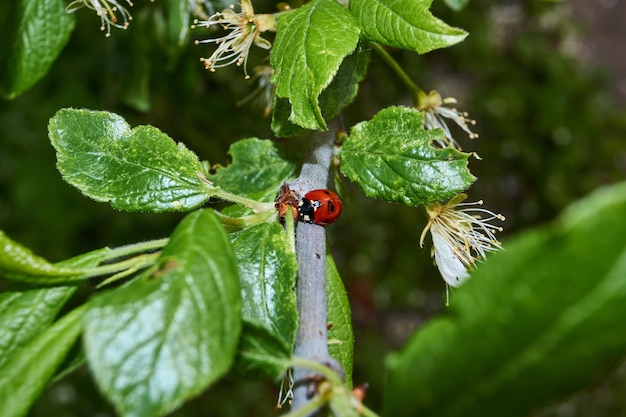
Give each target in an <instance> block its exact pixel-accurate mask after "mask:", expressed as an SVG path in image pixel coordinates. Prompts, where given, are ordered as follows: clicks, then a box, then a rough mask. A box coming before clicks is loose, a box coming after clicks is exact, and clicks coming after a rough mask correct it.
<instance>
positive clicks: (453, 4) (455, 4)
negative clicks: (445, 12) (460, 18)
mask: <svg viewBox="0 0 626 417" xmlns="http://www.w3.org/2000/svg"><path fill="white" fill-rule="evenodd" d="M443 1H444V3H446V4H447V5H448V7H449V8H451V9H452V10H454V11H455V12H458V11H461V10H462V9H463V8H464V7H465V6H467V3H469V0H443Z"/></svg>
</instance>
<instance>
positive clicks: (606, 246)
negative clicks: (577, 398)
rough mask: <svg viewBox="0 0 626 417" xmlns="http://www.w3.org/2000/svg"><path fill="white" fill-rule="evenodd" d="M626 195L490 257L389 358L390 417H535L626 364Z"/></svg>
mask: <svg viewBox="0 0 626 417" xmlns="http://www.w3.org/2000/svg"><path fill="white" fill-rule="evenodd" d="M624 213H626V184H625V183H623V184H620V185H617V186H613V187H610V188H606V189H603V190H601V191H598V192H596V193H595V194H594V195H592V196H591V197H589V198H587V199H585V200H583V201H581V202H579V203H576V204H574V205H573V206H571V208H569V209H568V210H567V211H566V212H565V213H564V215H563V216H562V217H561V218H560V219H559V220H558V221H557V222H555V223H553V224H552V225H550V226H548V227H544V228H541V229H538V230H535V231H531V232H528V233H525V234H523V235H521V236H519V237H518V238H516V239H514V240H512V241H511V242H508V243H507V242H505V245H504V247H505V250H504V251H503V252H498V253H496V254H493V255H492V256H490V257H489V258H488V260H487V262H485V263H484V264H481V265H480V267H479V268H478V269H477V270H476V271H474V273H473V274H472V278H471V279H470V280H469V281H468V282H467V283H466V284H465V285H464V286H463V287H462V288H461V289H459V290H457V291H456V292H454V294H452V297H451V300H450V303H451V307H450V309H449V311H448V312H447V314H444V315H443V316H441V317H439V318H437V319H435V320H432V321H431V322H430V323H428V324H427V325H426V326H425V327H424V328H422V329H421V330H420V331H419V332H418V333H417V334H416V335H415V336H414V337H413V338H412V339H411V340H410V341H409V343H408V344H407V346H406V347H405V349H404V350H403V351H402V352H401V353H399V354H396V355H393V356H392V357H390V358H389V360H388V362H387V366H388V368H389V374H388V381H389V383H388V385H387V388H386V392H385V397H384V398H385V400H384V407H383V411H384V413H383V415H385V416H398V417H402V416H415V415H428V416H433V417H436V416H446V417H452V416H455V417H456V416H463V417H472V416H481V417H491V416H503V415H506V416H511V417H517V416H519V417H521V416H526V415H529V414H530V412H531V410H533V409H536V408H537V407H539V406H541V405H542V404H544V403H546V402H547V401H549V400H551V399H553V398H557V397H562V396H564V395H567V394H569V393H572V392H574V391H576V390H579V389H581V388H583V387H585V386H586V385H588V384H590V383H594V382H595V381H597V379H598V378H599V377H600V376H601V375H602V374H603V373H604V372H606V371H608V370H609V369H611V368H612V367H613V366H614V365H615V363H617V362H618V360H620V359H621V358H623V357H624V355H626V333H624V331H623V321H624V305H626V279H625V277H626V240H624V236H626V217H624Z"/></svg>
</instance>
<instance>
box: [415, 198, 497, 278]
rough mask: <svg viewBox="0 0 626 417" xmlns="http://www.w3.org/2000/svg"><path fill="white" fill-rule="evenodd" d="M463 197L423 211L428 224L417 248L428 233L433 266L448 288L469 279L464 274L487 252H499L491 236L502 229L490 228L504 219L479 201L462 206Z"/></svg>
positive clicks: (494, 237)
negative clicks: (431, 240)
mask: <svg viewBox="0 0 626 417" xmlns="http://www.w3.org/2000/svg"><path fill="white" fill-rule="evenodd" d="M466 198H467V195H465V194H459V195H457V196H455V197H453V198H451V199H450V201H448V202H447V203H445V204H433V205H430V206H428V207H426V212H427V213H428V217H429V220H428V223H427V224H426V227H425V228H424V230H423V231H422V235H421V236H420V246H421V247H423V246H424V239H425V237H426V234H427V232H428V231H430V234H431V236H432V239H433V253H432V256H433V257H434V258H435V263H436V264H437V267H438V268H439V272H440V273H441V275H442V277H443V279H444V280H445V281H446V283H447V284H448V285H450V286H451V287H457V286H459V285H461V284H462V283H463V282H464V281H465V280H466V279H467V278H469V273H468V270H469V269H471V268H472V267H474V265H475V264H476V261H477V260H481V259H485V257H486V256H487V253H488V252H492V251H495V250H498V249H502V244H501V243H500V242H499V241H498V239H497V238H496V236H495V233H497V232H501V231H502V227H500V226H496V225H493V224H491V223H490V222H492V221H493V220H500V221H504V220H505V217H504V216H503V215H501V214H496V213H494V212H492V211H490V210H487V209H484V208H482V207H476V206H482V204H483V201H482V200H480V201H477V202H475V203H464V202H463V201H464V200H465V199H466Z"/></svg>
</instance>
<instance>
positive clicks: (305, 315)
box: [290, 118, 341, 410]
mask: <svg viewBox="0 0 626 417" xmlns="http://www.w3.org/2000/svg"><path fill="white" fill-rule="evenodd" d="M340 127H341V122H340V120H339V119H338V118H335V119H333V120H331V121H330V122H329V123H328V131H326V132H318V131H316V132H313V134H312V135H311V151H310V154H309V157H308V159H307V161H306V162H305V163H304V164H303V165H302V171H301V172H300V177H299V178H298V179H296V180H295V181H294V182H292V183H291V184H290V187H291V189H292V190H295V191H297V192H301V193H302V194H304V193H306V192H307V191H310V190H313V189H318V188H326V184H327V182H328V170H329V169H330V161H331V158H332V154H333V145H334V142H335V138H336V136H337V132H338V131H339V129H340ZM296 258H297V260H298V284H297V287H296V297H297V300H298V317H299V324H298V334H297V336H296V345H295V349H294V356H296V357H300V358H304V359H308V360H312V361H316V362H319V363H322V364H330V363H333V362H334V361H333V360H332V359H331V358H330V356H329V354H328V334H327V333H328V332H327V328H326V326H327V304H326V233H325V230H324V227H322V226H318V225H315V224H308V223H302V222H299V223H298V225H297V228H296ZM315 375H316V373H311V371H310V370H309V369H303V368H300V367H295V368H294V374H293V376H294V383H295V388H294V390H293V396H294V398H293V404H292V409H293V410H297V409H298V408H301V407H304V406H306V404H307V403H308V402H309V401H310V400H311V399H310V398H309V397H310V392H311V387H312V385H311V384H315V382H314V381H312V380H311V377H312V376H315ZM313 388H314V387H313Z"/></svg>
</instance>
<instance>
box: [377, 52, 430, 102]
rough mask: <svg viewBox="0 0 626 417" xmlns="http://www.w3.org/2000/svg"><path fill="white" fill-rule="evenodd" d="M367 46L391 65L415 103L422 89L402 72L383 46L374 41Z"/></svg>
mask: <svg viewBox="0 0 626 417" xmlns="http://www.w3.org/2000/svg"><path fill="white" fill-rule="evenodd" d="M369 46H370V47H371V48H372V49H373V50H375V51H376V52H377V53H378V55H380V57H381V58H382V59H383V60H384V61H385V62H386V63H387V65H389V66H390V67H391V69H392V70H393V71H394V72H395V73H396V75H398V77H400V79H401V80H402V82H403V83H404V85H406V86H407V88H408V89H409V90H411V92H412V93H413V100H414V101H415V104H417V96H418V94H419V93H424V91H423V90H422V89H421V88H419V87H418V85H417V84H415V82H413V80H412V79H411V78H410V77H409V76H408V74H407V73H406V72H404V70H403V69H402V67H401V66H400V64H398V62H397V61H396V60H395V59H393V57H392V56H391V55H389V52H387V50H386V49H385V48H383V47H382V46H381V45H380V44H378V43H376V42H369Z"/></svg>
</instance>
